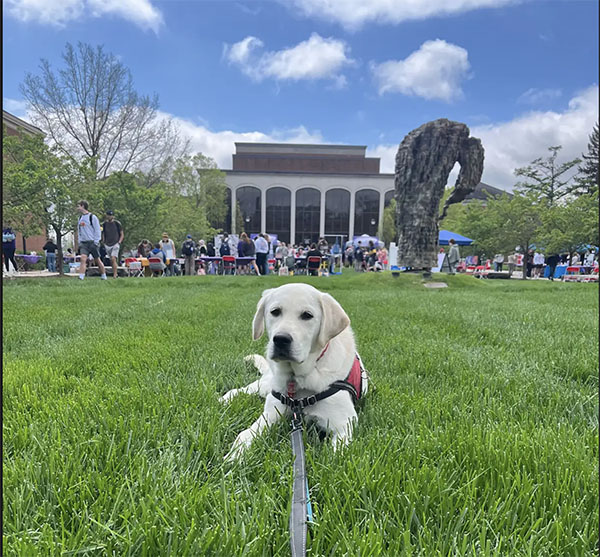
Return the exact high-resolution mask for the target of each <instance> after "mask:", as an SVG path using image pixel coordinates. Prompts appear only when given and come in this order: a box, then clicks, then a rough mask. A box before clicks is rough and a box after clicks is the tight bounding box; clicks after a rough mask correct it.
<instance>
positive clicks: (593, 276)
mask: <svg viewBox="0 0 600 557" xmlns="http://www.w3.org/2000/svg"><path fill="white" fill-rule="evenodd" d="M579 279H580V280H581V282H598V267H594V268H593V269H592V272H591V273H590V274H589V275H581V276H580V277H579Z"/></svg>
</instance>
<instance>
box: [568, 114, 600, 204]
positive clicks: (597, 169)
mask: <svg viewBox="0 0 600 557" xmlns="http://www.w3.org/2000/svg"><path fill="white" fill-rule="evenodd" d="M598 143H599V138H598V122H596V125H595V126H594V130H593V131H592V134H591V135H590V141H589V143H588V152H587V155H584V154H582V155H581V156H582V157H583V163H582V164H581V166H580V167H579V176H578V177H577V180H576V186H575V191H574V193H575V194H584V195H585V194H587V195H593V194H594V193H597V192H598V185H599V184H600V160H599V156H598Z"/></svg>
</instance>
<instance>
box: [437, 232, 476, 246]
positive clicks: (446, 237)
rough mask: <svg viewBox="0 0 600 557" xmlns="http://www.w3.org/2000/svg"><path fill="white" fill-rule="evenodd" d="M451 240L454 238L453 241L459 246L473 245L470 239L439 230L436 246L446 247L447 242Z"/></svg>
mask: <svg viewBox="0 0 600 557" xmlns="http://www.w3.org/2000/svg"><path fill="white" fill-rule="evenodd" d="M451 238H454V240H456V243H457V244H458V245H459V246H470V245H471V244H472V243H473V240H471V238H466V237H465V236H461V235H460V234H456V232H450V231H448V230H440V233H439V236H438V244H439V245H440V246H447V245H448V242H449V241H450V239H451Z"/></svg>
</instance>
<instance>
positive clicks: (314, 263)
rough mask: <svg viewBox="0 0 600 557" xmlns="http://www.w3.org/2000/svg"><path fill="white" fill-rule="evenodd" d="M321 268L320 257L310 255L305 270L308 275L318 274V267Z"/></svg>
mask: <svg viewBox="0 0 600 557" xmlns="http://www.w3.org/2000/svg"><path fill="white" fill-rule="evenodd" d="M320 266H321V257H318V256H316V255H311V256H310V257H309V258H307V260H306V268H307V269H308V274H309V275H313V276H316V275H318V274H319V267H320Z"/></svg>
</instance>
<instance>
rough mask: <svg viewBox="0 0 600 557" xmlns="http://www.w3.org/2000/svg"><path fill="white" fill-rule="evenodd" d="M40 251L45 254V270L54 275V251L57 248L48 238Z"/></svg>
mask: <svg viewBox="0 0 600 557" xmlns="http://www.w3.org/2000/svg"><path fill="white" fill-rule="evenodd" d="M42 249H43V250H44V251H45V252H46V269H47V270H48V271H50V272H51V273H56V250H57V249H58V246H57V245H56V244H55V243H54V242H53V241H52V240H51V239H50V238H48V240H47V241H46V243H45V244H44V247H43V248H42Z"/></svg>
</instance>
